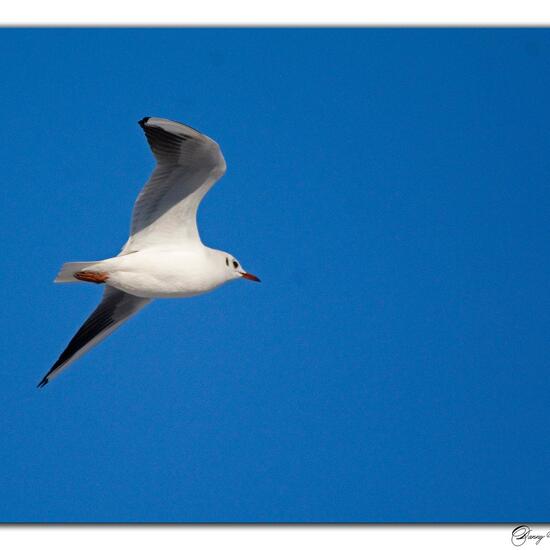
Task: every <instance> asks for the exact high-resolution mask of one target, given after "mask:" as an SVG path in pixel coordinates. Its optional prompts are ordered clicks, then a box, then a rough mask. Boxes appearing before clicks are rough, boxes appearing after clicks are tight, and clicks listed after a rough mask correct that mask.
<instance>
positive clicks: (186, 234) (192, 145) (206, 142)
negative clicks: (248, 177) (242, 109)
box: [120, 117, 225, 255]
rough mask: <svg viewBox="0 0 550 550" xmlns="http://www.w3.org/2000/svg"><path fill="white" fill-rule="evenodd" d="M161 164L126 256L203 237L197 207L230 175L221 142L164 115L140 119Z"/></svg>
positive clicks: (143, 198)
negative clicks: (219, 143) (200, 233)
mask: <svg viewBox="0 0 550 550" xmlns="http://www.w3.org/2000/svg"><path fill="white" fill-rule="evenodd" d="M139 124H140V126H141V127H142V128H143V131H144V132H145V136H146V138H147V141H148V142H149V145H150V147H151V150H152V151H153V154H154V156H155V158H156V161H157V165H156V167H155V170H154V171H153V173H152V174H151V177H150V178H149V181H148V182H147V183H146V184H145V187H144V188H143V189H142V190H141V192H140V194H139V195H138V198H137V200H136V203H135V205H134V211H133V214H132V227H131V231H130V238H129V240H128V242H127V243H126V245H125V246H124V248H123V249H122V251H121V253H120V254H121V255H123V254H128V253H130V252H135V251H137V250H140V249H142V248H144V247H152V246H157V245H166V244H175V245H184V244H185V242H189V240H200V237H199V232H198V229H197V208H198V206H199V203H200V201H201V200H202V198H203V197H204V195H206V193H207V192H208V190H209V189H210V188H211V187H212V186H213V185H214V183H216V181H218V179H220V178H221V177H222V176H223V174H224V173H225V160H224V158H223V155H222V153H221V151H220V148H219V146H218V144H217V143H216V142H215V141H213V140H211V139H210V138H209V137H207V136H205V135H203V134H201V133H200V132H197V131H196V130H194V129H193V128H190V127H189V126H185V125H184V124H180V123H179V122H173V121H171V120H166V119H163V118H151V117H147V118H144V119H142V120H140V122H139Z"/></svg>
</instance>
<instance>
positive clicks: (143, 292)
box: [86, 242, 240, 298]
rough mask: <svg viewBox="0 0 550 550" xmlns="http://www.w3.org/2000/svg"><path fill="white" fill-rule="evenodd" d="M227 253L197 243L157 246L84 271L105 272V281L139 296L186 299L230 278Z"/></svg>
mask: <svg viewBox="0 0 550 550" xmlns="http://www.w3.org/2000/svg"><path fill="white" fill-rule="evenodd" d="M226 256H229V255H226V254H225V253H224V252H221V251H219V250H214V249H212V248H208V247H206V246H204V245H203V244H202V243H200V242H196V243H195V245H194V246H190V247H187V248H184V249H181V248H162V247H159V248H150V249H145V250H140V251H137V252H133V253H131V254H127V255H124V256H116V257H115V258H109V259H108V260H103V261H101V262H97V263H95V264H92V265H90V266H88V267H86V271H92V272H94V271H95V272H98V273H107V274H108V279H107V281H106V282H105V284H107V285H108V286H111V287H113V288H116V289H118V290H122V291H123V292H126V293H128V294H131V295H133V296H139V297H140V298H188V297H190V296H197V295H198V294H203V293H205V292H209V291H211V290H214V289H215V288H217V287H219V286H220V285H222V284H223V283H226V282H227V281H228V280H230V279H229V278H228V274H229V273H228V270H227V266H226V263H225V257H226ZM232 278H235V279H237V278H240V277H239V276H236V277H232Z"/></svg>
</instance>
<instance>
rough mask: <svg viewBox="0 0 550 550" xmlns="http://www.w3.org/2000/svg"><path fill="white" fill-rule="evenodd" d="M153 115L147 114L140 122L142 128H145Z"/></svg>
mask: <svg viewBox="0 0 550 550" xmlns="http://www.w3.org/2000/svg"><path fill="white" fill-rule="evenodd" d="M150 118H151V117H150V116H146V117H144V118H142V119H141V120H140V121H139V122H138V124H139V125H140V126H141V127H142V128H145V124H147V121H148V120H149V119H150Z"/></svg>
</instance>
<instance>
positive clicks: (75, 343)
mask: <svg viewBox="0 0 550 550" xmlns="http://www.w3.org/2000/svg"><path fill="white" fill-rule="evenodd" d="M150 301H151V300H150V299H149V298H138V297H137V296H132V295H131V294H126V293H125V292H122V291H121V290H117V289H115V288H112V287H106V288H105V291H104V293H103V299H102V300H101V302H100V303H99V305H98V306H97V308H96V309H95V310H94V311H93V313H92V314H91V315H90V316H89V317H88V319H86V321H85V322H84V324H83V325H82V326H81V327H80V328H79V329H78V332H77V333H76V334H75V335H74V336H73V338H72V340H71V341H70V342H69V345H68V346H67V347H66V348H65V351H64V352H63V353H62V354H61V355H60V356H59V359H58V360H57V361H56V362H55V364H54V365H53V367H52V368H51V369H50V370H49V371H48V373H47V374H46V376H44V378H43V379H42V380H41V381H40V383H39V384H38V387H39V388H41V387H43V386H45V385H46V384H47V383H48V382H49V381H50V380H52V378H55V377H56V376H57V375H58V374H60V373H61V371H62V370H64V369H65V368H67V367H68V366H69V365H70V364H71V363H72V362H73V361H76V360H77V359H78V358H79V357H81V356H82V355H84V354H85V353H86V352H87V351H88V350H90V349H91V348H92V347H93V346H95V345H96V344H98V343H99V342H101V340H103V339H104V338H106V337H107V336H109V334H111V332H113V331H114V330H115V329H117V328H118V327H119V326H120V325H121V324H122V323H124V321H126V320H128V319H129V318H130V317H132V315H134V314H136V313H137V312H138V311H139V310H140V309H141V308H142V307H144V306H145V305H147V304H148V303H149V302H150Z"/></svg>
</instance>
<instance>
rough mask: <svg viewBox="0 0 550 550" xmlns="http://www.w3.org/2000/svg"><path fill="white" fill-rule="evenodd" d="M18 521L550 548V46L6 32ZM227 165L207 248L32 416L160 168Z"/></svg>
mask: <svg viewBox="0 0 550 550" xmlns="http://www.w3.org/2000/svg"><path fill="white" fill-rule="evenodd" d="M0 45H1V47H2V52H3V56H2V60H1V61H0V66H1V71H2V79H1V80H0V97H1V99H2V125H1V128H0V145H1V147H2V151H3V152H4V163H3V167H4V173H3V189H4V193H3V200H2V202H1V205H2V212H1V214H2V215H1V217H0V219H1V223H2V226H3V227H2V228H1V229H2V235H3V239H2V255H1V259H0V262H1V271H2V276H3V285H2V286H3V289H4V291H3V318H4V322H3V330H2V334H1V340H2V341H1V344H2V350H3V374H4V376H3V377H2V384H1V385H0V403H2V413H1V415H0V494H1V495H2V498H1V499H0V520H2V521H10V522H13V521H69V522H70V521H116V522H127V521H130V522H132V521H155V522H156V521H169V522H175V521H193V522H197V521H206V522H209V521H246V522H255V521H262V522H264V521H275V522H277V521H285V522H288V521H290V522H292V521H300V522H302V521H303V522H307V521H353V522H355V521H376V522H384V521H392V522H394V521H407V522H414V521H519V520H521V521H543V520H548V510H549V508H548V502H549V497H550V490H549V489H550V482H549V478H548V461H549V460H550V441H549V438H548V437H547V427H548V421H549V412H550V411H549V409H550V400H549V399H548V397H547V389H546V382H547V379H548V355H549V353H548V352H549V349H548V322H549V308H548V305H549V290H548V279H549V269H548V268H549V262H548V207H549V198H550V192H549V182H550V155H549V151H550V144H549V135H550V134H549V130H548V129H549V122H550V106H549V101H548V98H549V97H550V61H549V59H550V31H548V30H544V29H530V30H521V29H491V30H483V29H462V30H460V29H439V30H434V29H399V30H397V29H393V30H392V29H309V30H300V29H276V30H273V29H255V30H254V29H232V30H223V29H206V30H205V29H155V30H146V29H125V30H107V29H103V30H93V29H85V30H83V29H69V30H63V29H42V30H13V29H2V30H1V31H0ZM144 116H161V117H167V118H173V119H176V120H180V121H182V122H185V123H188V124H190V125H191V126H193V127H196V128H198V129H200V130H201V131H203V132H205V133H206V134H208V135H210V136H211V137H213V138H214V139H215V140H217V141H218V142H219V143H220V144H221V146H222V149H223V152H224V155H225V158H226V160H227V164H228V170H227V174H226V175H225V177H224V178H223V180H221V182H220V183H219V184H218V185H217V186H216V187H215V188H214V189H213V190H212V191H211V192H210V194H209V195H208V196H207V197H206V199H205V200H204V202H203V204H202V206H201V209H200V212H199V224H200V228H201V234H202V238H203V241H204V242H205V243H206V244H208V245H209V246H212V247H216V248H222V249H224V250H227V251H229V252H231V253H233V254H234V255H235V256H237V257H238V258H239V260H241V261H242V263H243V265H244V266H245V267H246V268H247V269H249V270H250V271H251V272H253V273H257V274H258V275H259V276H260V277H261V278H262V284H261V285H257V284H251V283H246V282H244V281H242V282H241V281H239V282H235V283H232V284H229V285H226V286H225V287H223V288H221V289H219V290H217V291H216V292H213V293H211V294H208V295H204V296H201V297H197V298H193V299H189V300H165V301H158V302H155V303H154V304H153V305H151V306H149V307H148V308H147V309H145V310H144V311H143V312H142V313H141V314H140V315H139V316H137V317H136V318H134V319H132V320H131V321H130V322H129V323H128V324H127V325H125V326H123V327H122V328H121V329H120V330H119V331H118V332H117V333H115V334H114V335H113V336H111V337H110V338H109V339H108V340H106V341H105V342H103V343H102V344H101V345H100V346H99V347H97V348H95V349H94V350H93V351H92V352H90V353H89V354H88V355H86V356H85V357H84V358H82V359H81V360H79V361H78V362H77V363H75V364H74V365H73V366H71V367H70V369H68V370H67V371H65V372H64V373H63V374H62V376H60V377H59V378H57V379H56V380H55V381H53V382H52V383H51V384H49V385H48V386H47V387H46V388H44V389H43V390H37V389H36V387H35V386H36V384H37V382H38V381H39V380H40V378H41V377H42V376H43V375H44V374H45V372H46V371H47V370H48V369H49V367H50V366H51V364H52V363H53V361H54V360H55V359H56V358H57V356H58V354H59V353H60V352H61V351H62V349H63V348H64V346H65V345H66V343H67V342H68V340H69V339H70V337H71V336H72V335H73V333H74V332H75V330H76V329H77V328H78V327H79V326H80V324H81V322H82V321H83V319H84V318H85V317H86V316H87V315H88V313H89V312H90V311H91V310H92V309H93V307H94V306H95V304H96V302H97V301H98V300H99V297H100V294H101V290H100V289H99V288H97V287H95V286H93V285H54V284H53V283H52V279H53V278H54V276H55V274H56V272H57V270H58V268H59V266H60V265H61V264H62V263H63V262H64V261H70V260H93V259H100V258H106V257H109V256H112V255H115V254H116V253H118V251H119V249H120V247H121V246H122V244H123V243H124V242H125V240H126V238H127V233H128V228H129V220H130V213H131V207H132V204H133V201H134V199H135V196H136V194H137V193H138V191H139V189H140V188H141V186H142V184H143V183H144V182H145V180H146V179H147V177H148V175H149V173H150V171H151V169H152V167H153V159H152V156H151V154H150V152H149V150H148V147H147V144H146V141H145V139H144V137H143V135H142V132H141V129H140V128H139V126H138V125H137V121H138V120H139V119H140V118H142V117H144Z"/></svg>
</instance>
